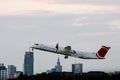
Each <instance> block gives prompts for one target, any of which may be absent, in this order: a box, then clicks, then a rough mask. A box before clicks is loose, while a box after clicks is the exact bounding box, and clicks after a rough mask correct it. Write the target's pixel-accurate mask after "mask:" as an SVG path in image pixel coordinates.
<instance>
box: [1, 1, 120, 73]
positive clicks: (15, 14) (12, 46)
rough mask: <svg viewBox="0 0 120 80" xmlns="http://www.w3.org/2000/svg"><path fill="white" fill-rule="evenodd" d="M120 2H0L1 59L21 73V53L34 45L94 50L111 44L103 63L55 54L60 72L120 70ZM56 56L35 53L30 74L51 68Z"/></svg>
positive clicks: (40, 52) (22, 58)
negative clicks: (80, 68)
mask: <svg viewBox="0 0 120 80" xmlns="http://www.w3.org/2000/svg"><path fill="white" fill-rule="evenodd" d="M119 14H120V1H119V0H114V1H113V0H60V1H59V0H51V1H49V0H0V36H1V40H0V55H1V56H0V61H1V63H4V64H6V65H9V64H14V65H16V67H17V69H18V70H20V71H22V70H23V64H24V63H23V62H24V52H25V51H27V50H28V51H29V46H31V45H33V44H34V43H42V44H49V45H56V43H59V45H60V46H62V47H65V46H71V48H72V49H75V50H80V51H88V52H97V51H98V49H99V48H100V47H101V46H102V45H106V46H110V47H111V49H110V50H109V52H108V54H107V55H106V58H105V59H104V60H83V59H77V58H72V57H69V58H68V59H64V56H62V55H60V56H59V58H60V60H61V65H64V66H63V71H71V64H73V63H75V62H76V63H83V64H84V69H83V72H87V71H93V70H95V71H106V72H108V71H117V70H120V63H119V62H118V61H119V60H120V58H119V56H120V54H119V52H120V50H119V47H120V44H119V41H120V37H119V35H120V15H119ZM57 56H58V55H57V54H53V53H49V52H43V51H38V50H35V51H34V58H35V60H34V64H35V73H39V72H44V71H46V70H47V69H50V68H51V67H53V65H54V64H56V59H57Z"/></svg>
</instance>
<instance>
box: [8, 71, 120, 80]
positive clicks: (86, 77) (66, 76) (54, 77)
mask: <svg viewBox="0 0 120 80" xmlns="http://www.w3.org/2000/svg"><path fill="white" fill-rule="evenodd" d="M90 79H91V80H120V74H112V75H109V74H107V73H104V72H88V73H82V74H74V73H72V72H61V73H49V74H47V73H41V74H36V75H31V76H27V75H23V73H21V74H20V75H19V77H17V78H16V79H8V80H90Z"/></svg>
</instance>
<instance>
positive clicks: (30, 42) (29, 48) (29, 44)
mask: <svg viewBox="0 0 120 80" xmlns="http://www.w3.org/2000/svg"><path fill="white" fill-rule="evenodd" d="M30 46H31V41H29V52H30V51H31V50H30Z"/></svg>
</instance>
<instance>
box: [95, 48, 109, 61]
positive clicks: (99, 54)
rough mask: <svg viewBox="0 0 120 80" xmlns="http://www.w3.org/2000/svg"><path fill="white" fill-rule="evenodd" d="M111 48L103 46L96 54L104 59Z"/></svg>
mask: <svg viewBox="0 0 120 80" xmlns="http://www.w3.org/2000/svg"><path fill="white" fill-rule="evenodd" d="M109 49H111V47H106V46H102V48H101V49H100V50H99V51H98V52H97V54H96V56H97V57H98V58H99V59H104V57H105V55H106V54H107V52H108V50H109Z"/></svg>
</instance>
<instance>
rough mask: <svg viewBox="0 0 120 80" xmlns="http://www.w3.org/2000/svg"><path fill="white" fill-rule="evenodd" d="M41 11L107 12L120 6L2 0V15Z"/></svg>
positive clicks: (118, 8)
mask: <svg viewBox="0 0 120 80" xmlns="http://www.w3.org/2000/svg"><path fill="white" fill-rule="evenodd" d="M40 11H45V12H54V13H59V14H61V13H65V14H80V13H82V14H106V13H120V6H119V5H92V4H59V3H56V1H55V0H0V15H27V14H28V15H36V14H39V13H41V12H40ZM42 13H43V12H42ZM45 14H46V13H45Z"/></svg>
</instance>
